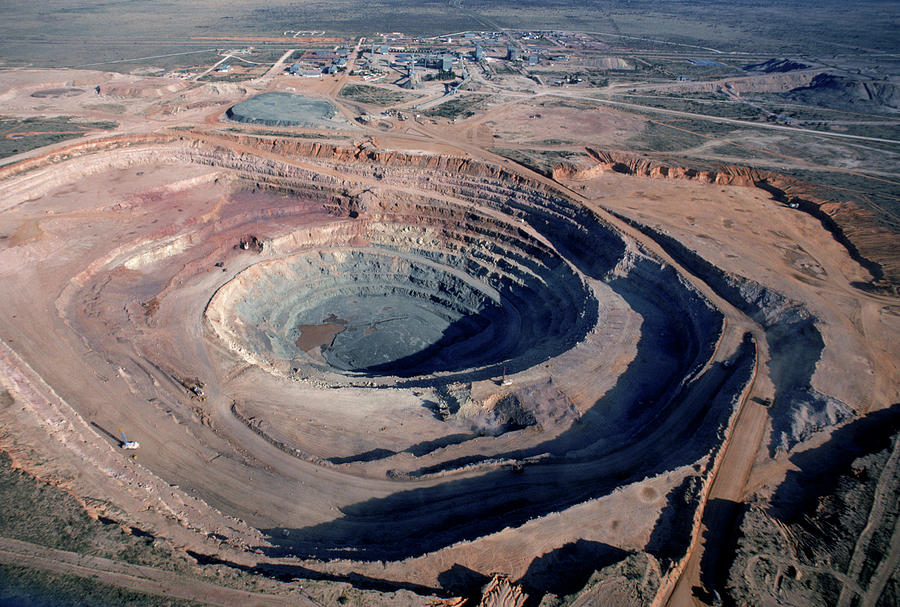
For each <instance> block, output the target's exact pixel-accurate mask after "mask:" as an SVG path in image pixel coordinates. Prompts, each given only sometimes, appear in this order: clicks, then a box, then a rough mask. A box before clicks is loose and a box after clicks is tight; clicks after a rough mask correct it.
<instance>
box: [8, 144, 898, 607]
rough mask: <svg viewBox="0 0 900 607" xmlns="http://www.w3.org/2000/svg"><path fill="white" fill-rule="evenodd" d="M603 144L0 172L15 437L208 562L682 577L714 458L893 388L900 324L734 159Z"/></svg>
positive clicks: (367, 147)
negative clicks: (632, 159)
mask: <svg viewBox="0 0 900 607" xmlns="http://www.w3.org/2000/svg"><path fill="white" fill-rule="evenodd" d="M608 168H609V167H608V166H606V165H603V164H602V163H601V162H600V161H599V160H598V164H597V167H596V168H595V170H593V171H592V172H591V171H586V172H582V173H581V174H576V173H574V172H570V173H568V174H560V175H557V177H558V179H559V183H553V182H551V181H550V180H549V179H543V178H540V177H539V176H537V175H535V174H530V175H529V174H527V173H526V172H515V171H513V170H511V169H509V168H508V167H500V166H499V165H495V164H492V163H490V162H487V161H480V160H476V159H473V158H471V157H463V156H454V155H439V154H432V153H425V152H412V151H398V150H391V149H386V148H381V147H378V146H377V145H374V144H373V143H372V142H371V141H368V142H363V143H354V144H350V143H347V144H345V145H339V144H325V143H309V142H302V141H298V140H291V139H277V138H275V139H272V138H265V137H258V136H250V135H233V136H229V135H225V134H219V135H214V134H201V133H198V132H187V131H183V132H180V133H174V132H172V133H169V134H156V135H141V136H137V135H135V136H128V135H123V136H115V137H107V138H100V139H95V140H93V141H88V142H82V143H77V144H74V145H71V146H68V147H66V148H62V149H56V150H54V151H52V152H49V153H45V154H43V155H39V156H36V157H34V158H32V159H29V160H23V161H20V162H18V163H15V164H12V165H9V166H7V167H5V168H3V169H0V201H2V203H0V204H2V209H0V211H2V212H0V233H2V234H5V235H7V237H5V239H4V241H3V245H2V248H0V271H2V282H3V284H4V289H3V291H4V297H3V298H2V301H0V330H2V334H0V336H2V341H0V371H2V374H0V375H2V378H3V381H4V383H5V385H4V388H5V389H6V390H8V392H9V394H10V395H11V396H12V399H13V402H14V403H15V404H14V405H12V406H6V407H5V408H4V409H3V410H2V419H3V422H4V426H5V427H6V428H13V427H14V428H15V441H12V442H14V443H15V448H14V449H12V450H11V452H12V453H13V455H14V456H15V457H16V458H18V460H19V461H20V463H21V465H23V466H27V467H29V468H30V469H32V470H34V471H36V473H39V474H41V475H43V476H44V477H47V478H53V479H55V482H56V483H57V484H59V485H60V486H63V487H65V488H66V489H67V490H69V491H70V492H71V493H73V494H74V495H76V496H78V497H79V499H81V500H82V501H83V503H84V504H85V506H86V507H87V508H88V509H89V511H91V512H93V513H94V514H95V515H97V516H103V517H107V518H110V519H113V520H116V521H119V522H120V523H122V524H126V525H129V526H131V527H133V528H135V529H140V530H141V532H142V533H146V534H152V535H154V536H158V537H161V538H166V539H167V540H168V541H171V542H172V543H173V544H174V545H176V546H179V547H181V548H183V549H185V550H189V551H190V554H192V555H194V556H196V557H197V558H198V560H200V561H201V562H207V563H208V562H215V563H219V564H230V565H232V566H235V567H245V568H246V567H252V568H253V570H254V571H255V572H257V573H261V574H269V575H278V576H279V579H293V578H296V579H320V580H332V581H338V582H347V583H349V584H351V585H354V586H356V587H359V588H364V589H377V590H382V591H385V592H388V591H390V592H396V593H399V594H397V598H396V601H397V604H400V603H401V602H403V601H405V602H407V603H409V604H424V603H423V601H424V600H425V599H424V598H422V597H430V599H429V600H434V597H438V598H443V599H446V600H447V601H448V602H447V604H451V601H450V597H453V596H459V595H464V594H466V593H470V592H471V591H472V589H473V588H476V589H477V588H481V587H482V586H483V585H484V584H485V582H486V580H487V579H488V578H489V576H491V575H492V574H495V573H499V574H502V575H503V576H504V577H501V578H495V580H494V582H493V586H491V587H492V588H494V589H496V588H500V587H504V588H507V591H506V596H507V598H508V599H509V600H510V601H511V602H510V603H509V604H521V602H515V601H518V600H519V599H521V600H522V601H524V599H522V594H521V593H522V591H520V590H514V591H513V590H509V588H512V587H513V586H512V585H511V584H512V582H515V584H518V585H520V586H521V587H522V588H524V592H525V593H528V594H529V595H530V596H531V597H532V599H531V600H537V601H539V600H540V598H541V596H543V595H544V594H549V593H553V594H556V595H560V596H562V595H565V594H567V593H570V592H574V591H576V590H580V589H581V588H583V587H585V584H588V583H589V582H590V584H593V585H592V586H590V585H589V588H588V590H587V591H586V593H585V594H583V595H582V599H581V600H582V602H583V604H585V605H588V604H598V603H597V602H595V601H597V600H599V599H598V597H600V596H603V597H606V598H607V599H610V600H612V599H615V600H616V601H620V602H621V603H623V604H626V603H628V602H629V601H630V602H631V603H632V604H635V603H637V604H640V603H643V604H649V603H652V602H654V601H657V602H659V601H663V600H665V598H666V597H667V596H669V594H670V593H671V592H672V589H673V586H674V585H675V584H676V582H677V580H678V579H679V577H680V576H682V574H683V573H684V571H685V568H686V567H687V566H688V564H689V556H690V554H691V550H692V547H693V546H694V545H695V544H696V542H697V541H698V540H699V538H700V537H701V535H702V531H701V514H702V507H703V505H704V504H706V503H707V501H708V500H709V498H710V492H711V490H712V488H713V485H714V482H717V483H721V482H724V483H727V482H730V480H729V479H733V480H734V482H735V483H737V484H738V489H737V491H738V492H740V491H741V490H742V488H743V486H744V483H745V482H746V481H747V478H748V475H749V470H750V466H751V465H752V464H753V462H754V461H763V460H766V459H767V458H772V461H775V460H777V458H779V457H783V456H784V454H785V453H788V452H789V450H790V449H792V448H793V447H794V446H795V445H797V444H799V443H800V442H802V441H804V440H807V439H809V437H811V436H813V435H814V434H815V433H816V432H819V431H820V430H822V429H824V428H829V427H832V426H833V425H835V424H839V423H841V422H844V421H846V420H849V419H851V418H853V417H854V416H855V415H857V414H858V413H860V412H865V411H866V410H868V409H871V408H875V407H877V406H880V405H879V403H881V404H883V401H884V399H888V398H891V397H892V395H895V393H894V392H892V390H894V389H895V386H893V384H892V380H891V379H890V378H891V371H890V369H889V367H891V365H893V364H894V363H892V362H890V357H885V356H884V355H883V353H884V352H885V351H887V350H889V349H890V346H888V345H886V344H888V343H889V342H890V336H891V335H892V334H893V333H891V331H893V330H894V329H895V328H896V323H893V324H891V323H890V322H888V321H891V318H888V317H887V316H885V315H884V312H882V311H881V309H882V304H883V303H884V302H883V301H882V300H881V299H879V298H883V297H882V296H881V295H878V294H877V293H875V292H873V293H872V294H870V295H864V296H859V295H858V294H857V293H856V292H855V291H854V290H853V289H852V288H851V287H850V286H848V280H857V281H865V280H869V279H871V276H869V275H868V274H867V272H866V270H865V269H864V268H862V267H861V266H859V265H858V264H857V263H856V262H855V261H854V260H853V259H852V258H851V255H850V254H849V253H848V252H847V250H846V249H845V248H844V247H843V246H842V244H841V243H840V242H838V241H836V240H835V239H834V238H833V237H832V235H831V234H829V233H828V232H827V231H825V230H823V229H822V227H821V225H820V223H819V221H818V220H817V219H815V218H813V217H810V216H808V215H805V214H803V213H801V212H799V211H796V210H793V209H791V208H789V207H788V206H787V205H785V204H782V203H780V202H777V201H773V200H772V199H771V196H770V194H769V193H768V192H765V191H763V190H760V189H757V188H754V187H752V184H746V183H739V182H740V179H741V177H740V175H729V174H720V175H712V176H706V177H707V178H705V179H704V180H703V181H704V183H701V182H700V181H699V180H697V179H690V178H685V179H682V180H676V179H672V177H673V176H672V175H669V176H668V177H669V179H659V178H652V177H648V176H638V175H627V174H624V173H625V172H626V171H622V170H607V169H608ZM632 172H633V171H632ZM656 177H659V176H656ZM662 177H666V176H665V175H663V176H662ZM687 177H691V176H690V175H689V176H687ZM563 184H565V185H563ZM748 185H750V186H751V187H747V186H748ZM654 188H656V189H654ZM698 196H699V197H700V198H701V199H702V200H706V203H704V202H703V201H702V200H701V201H700V202H696V203H692V204H694V205H695V206H692V207H691V209H692V210H691V211H690V212H691V213H694V215H693V216H690V217H689V218H688V219H685V217H684V214H677V213H676V214H675V215H673V214H672V213H670V212H669V211H666V210H665V205H664V202H665V201H666V200H667V199H668V198H670V197H682V198H684V199H685V200H687V199H690V200H695V198H696V197H698ZM692 197H694V198H692ZM726 207H727V208H726ZM735 209H736V210H735ZM717 213H719V214H722V215H723V216H728V217H731V218H732V219H729V221H731V222H732V224H733V223H735V222H737V225H736V227H735V228H734V229H733V232H732V233H733V236H731V237H724V236H720V237H719V238H720V240H718V241H715V240H714V239H711V238H709V237H707V238H705V239H704V238H703V237H702V236H698V233H700V231H702V230H703V229H705V228H708V227H709V226H710V225H713V224H715V223H716V222H719V219H717V217H718V215H716V214H717ZM673 217H675V218H674V219H673ZM710 217H712V219H711V218H710ZM698 225H699V226H700V227H699V228H698V227H697V226H698ZM725 227H726V228H731V227H732V226H731V225H730V224H725ZM718 228H719V229H724V228H722V224H721V223H719V224H718ZM726 231H727V230H726ZM800 233H802V234H803V237H802V238H796V237H795V236H794V234H800ZM773 242H775V243H777V244H775V245H773V244H771V243H773ZM800 242H802V244H803V246H799V244H798V243H800ZM810 242H811V243H813V244H812V245H810V244H809V243H810ZM795 245H796V246H795ZM804 247H806V248H804ZM807 250H816V251H823V252H824V253H822V254H821V255H818V256H816V257H815V258H814V257H813V256H812V255H810V254H809V253H808V252H807ZM773 251H774V252H776V253H775V254H774V255H775V257H774V258H775V259H777V263H775V262H772V261H771V259H770V258H771V257H772V255H773ZM840 277H844V278H846V279H847V280H845V279H844V278H840ZM860 297H861V298H862V299H860ZM866 297H868V298H869V299H866ZM885 297H886V296H885ZM857 302H859V303H857ZM848 310H850V311H849V312H848ZM849 317H852V318H853V319H854V320H853V321H852V322H848V321H847V320H846V319H847V318H849ZM882 322H884V323H885V326H890V327H894V329H878V327H879V326H881V325H880V323H882ZM854 323H855V324H854ZM848 327H849V328H848ZM873 333H880V334H881V335H882V337H883V339H884V340H885V343H881V342H879V341H878V340H877V339H876V340H875V341H870V340H868V336H869V335H872V334H873ZM119 428H124V429H125V430H126V431H127V436H128V439H130V440H134V441H139V442H140V449H139V450H137V451H135V452H134V454H135V457H131V455H132V453H131V452H127V451H123V450H122V449H120V448H119V447H120V445H119V443H118V440H117V439H118V436H119ZM7 438H9V437H7ZM6 442H7V443H8V444H9V443H10V442H11V441H10V440H7V441H6ZM729 458H731V459H729ZM723 479H724V480H723ZM721 491H725V492H727V491H728V488H727V486H726V487H725V488H724V489H721ZM723 495H724V494H723ZM720 497H721V496H720ZM740 497H741V495H735V496H734V499H740ZM719 501H724V499H720V500H719ZM592 576H593V577H592ZM504 584H505V585H506V586H503V585H504ZM591 588H593V590H591ZM498 592H499V591H498ZM516 592H519V593H520V594H519V595H516V594H515V593H516ZM592 592H593V594H591V593H592ZM404 593H405V594H404ZM401 595H402V597H401ZM516 596H519V599H516V598H515V597H516ZM509 597H512V598H509ZM610 597H612V598H610ZM401 598H402V601H401ZM417 601H418V602H417ZM534 604H538V603H537V602H535V603H534ZM579 604H582V603H579Z"/></svg>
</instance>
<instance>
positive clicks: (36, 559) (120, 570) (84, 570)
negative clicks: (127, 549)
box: [0, 537, 321, 607]
mask: <svg viewBox="0 0 900 607" xmlns="http://www.w3.org/2000/svg"><path fill="white" fill-rule="evenodd" d="M0 563H3V564H5V565H17V566H23V567H32V568H34V569H43V570H46V571H52V572H54V573H61V574H65V575H76V576H79V577H84V578H90V579H93V580H96V581H98V582H101V583H104V584H110V585H112V586H119V587H121V588H127V589H129V590H134V591H136V592H143V593H145V594H156V595H160V596H164V597H168V598H174V599H185V600H192V601H199V602H202V603H205V604H207V605H221V606H222V607H233V606H234V605H241V606H242V607H257V606H259V607H266V606H269V605H274V606H278V605H286V606H287V605H294V606H296V605H300V606H304V607H307V606H308V607H321V605H320V604H319V603H317V602H315V601H313V600H312V599H310V598H308V597H303V596H301V595H298V594H294V595H291V596H277V595H271V594H262V593H259V592H249V591H246V590H238V589H236V588H227V587H225V586H218V585H216V584H211V583H209V582H204V581H201V580H198V579H195V578H190V577H186V576H183V575H178V574H176V573H172V572H171V571H165V570H163V569H156V568H154V567H147V566H144V565H132V564H130V563H123V562H121V561H113V560H110V559H106V558H102V557H99V556H89V555H85V554H78V553H75V552H67V551H65V550H56V549H54V548H46V547H44V546H38V545H37V544H30V543H28V542H22V541H19V540H13V539H9V538H5V537H0Z"/></svg>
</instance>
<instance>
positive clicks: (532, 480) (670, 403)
mask: <svg viewBox="0 0 900 607" xmlns="http://www.w3.org/2000/svg"><path fill="white" fill-rule="evenodd" d="M633 305H641V304H633ZM660 320H662V319H660ZM651 336H653V337H651ZM658 339H660V337H659V336H658V335H657V333H655V332H650V331H645V333H644V336H643V337H642V341H644V342H647V343H645V344H644V346H643V348H647V347H650V346H652V348H651V349H652V353H646V352H645V353H644V355H643V356H639V359H638V361H637V363H636V364H633V365H632V366H631V367H630V368H629V370H627V371H626V372H625V374H623V376H622V377H621V378H620V381H619V382H618V383H617V385H616V387H615V388H613V389H612V390H611V391H610V392H609V393H608V394H607V395H606V396H605V397H604V398H603V399H601V401H600V402H598V403H597V405H596V406H594V407H593V408H592V409H590V410H589V411H588V412H586V413H585V415H584V416H583V418H582V419H581V421H580V423H576V424H575V425H573V427H572V428H571V429H570V430H569V431H567V432H565V433H563V434H562V435H561V436H559V437H557V438H556V439H554V440H551V441H547V442H546V443H544V444H542V445H539V446H537V447H534V448H532V449H528V450H523V451H518V452H512V453H507V454H502V455H500V456H499V457H513V458H520V459H521V458H524V457H528V456H531V455H536V454H540V453H549V454H550V457H549V458H548V459H547V460H545V461H542V462H540V463H536V464H529V465H526V466H525V467H524V468H523V469H521V471H513V470H507V469H499V470H494V471H491V472H487V473H485V474H482V475H481V476H478V477H475V478H465V479H461V480H447V481H446V482H444V483H441V484H439V485H436V486H433V487H427V488H413V489H410V490H408V491H400V492H397V493H395V494H392V495H389V496H387V497H385V498H378V499H371V500H367V501H365V502H360V503H357V504H353V505H350V506H347V507H345V508H343V510H342V514H343V516H342V517H341V518H338V519H336V520H333V521H331V522H328V523H323V524H320V525H316V526H312V527H306V528H301V529H291V530H288V535H287V536H285V534H284V531H285V530H284V529H282V528H275V529H266V530H263V531H264V532H265V533H266V534H267V535H268V536H269V540H270V542H272V543H273V544H274V545H275V547H274V548H272V549H267V550H265V551H264V552H265V553H266V554H267V556H285V555H297V556H303V557H309V558H316V559H337V558H347V559H352V560H362V561H375V560H401V559H405V558H409V557H414V556H419V555H422V554H424V553H427V552H432V551H435V550H438V549H441V548H443V547H445V546H448V545H451V544H454V543H456V542H460V541H466V540H474V539H476V538H479V537H483V536H485V535H488V534H492V533H496V532H499V531H501V530H503V529H504V528H506V527H517V526H520V525H523V524H525V523H527V522H528V521H529V520H530V519H532V518H535V517H539V516H544V515H547V514H550V513H552V512H556V511H560V510H564V509H566V508H568V507H570V506H573V505H575V504H578V503H582V502H584V501H586V500H589V499H594V498H597V497H601V496H604V495H607V494H608V493H609V492H611V491H612V490H613V489H615V488H616V487H618V486H620V485H622V484H627V483H631V482H635V481H639V480H641V479H643V478H645V477H647V476H653V475H656V474H659V473H662V472H664V471H666V470H671V469H673V468H676V467H678V466H681V465H685V464H690V463H693V462H695V461H697V460H698V459H699V458H700V457H702V456H703V455H705V454H707V453H708V452H709V451H710V450H711V449H714V448H716V446H717V445H718V443H719V435H720V432H721V428H722V426H723V424H724V423H725V421H726V420H727V417H728V414H729V413H730V412H731V406H732V403H733V399H734V395H735V394H736V393H738V392H740V390H741V389H742V387H743V386H744V385H745V384H746V382H747V381H749V378H750V376H751V373H752V369H753V365H754V359H755V347H754V345H753V344H752V342H751V341H750V340H749V339H747V340H745V342H744V344H743V345H742V346H741V348H740V349H739V352H738V353H737V354H736V355H735V357H734V359H733V360H732V361H731V364H730V365H729V366H725V365H723V364H715V365H712V367H711V368H710V369H709V370H708V371H707V373H705V374H704V375H703V376H701V377H699V378H698V379H697V380H696V381H695V382H693V383H690V384H688V385H686V386H682V385H681V378H682V377H683V374H684V372H685V371H686V369H687V368H689V367H690V366H691V365H692V364H693V360H694V359H693V357H690V358H687V359H681V360H680V361H678V363H679V364H673V365H671V367H670V368H669V369H668V372H667V373H666V374H661V373H659V371H658V365H656V364H654V361H655V360H656V358H657V357H658V356H659V352H658V350H657V348H659V346H660V344H659V343H658V342H657V340H658ZM639 349H641V346H640V344H639ZM654 380H656V381H654ZM635 401H641V402H643V403H644V406H642V407H628V406H622V405H623V403H629V404H630V403H633V402H635Z"/></svg>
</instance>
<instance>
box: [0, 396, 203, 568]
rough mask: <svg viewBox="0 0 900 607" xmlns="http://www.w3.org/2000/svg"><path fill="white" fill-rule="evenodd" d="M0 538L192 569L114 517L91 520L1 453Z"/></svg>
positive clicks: (60, 492)
mask: <svg viewBox="0 0 900 607" xmlns="http://www.w3.org/2000/svg"><path fill="white" fill-rule="evenodd" d="M0 398H2V394H0ZM0 536H2V537H8V538H12V539H16V540H21V541H24V542H31V543H33V544H40V545H41V546H47V547H48V548H56V549H58V550H68V551H70V552H78V553H80V554H91V555H95V556H102V557H106V558H111V559H118V560H123V561H126V562H129V563H134V564H138V565H151V566H154V567H162V568H166V569H173V570H187V569H189V567H188V562H187V561H186V560H184V559H182V558H180V557H177V556H176V555H175V554H174V553H173V552H172V551H171V550H169V549H168V548H165V547H164V546H162V545H159V544H157V543H155V542H154V541H153V538H152V537H150V536H146V535H143V536H142V537H141V536H138V535H132V534H130V533H127V532H125V531H123V530H122V528H121V527H120V526H119V525H118V524H116V523H115V522H113V521H106V522H102V521H99V520H95V519H92V518H91V517H89V516H88V515H87V513H86V512H85V510H84V508H83V507H82V505H81V504H80V503H79V502H78V501H77V500H76V499H75V498H74V497H72V496H71V495H69V494H68V493H66V492H65V491H63V490H61V489H58V488H56V487H53V486H51V485H48V484H46V483H42V482H40V481H38V480H36V479H35V478H33V477H31V476H29V475H28V474H26V473H24V472H21V471H19V470H16V469H15V468H14V467H13V466H12V462H11V460H10V458H9V456H8V455H7V454H6V453H2V452H0Z"/></svg>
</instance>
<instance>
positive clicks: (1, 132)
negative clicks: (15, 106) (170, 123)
mask: <svg viewBox="0 0 900 607" xmlns="http://www.w3.org/2000/svg"><path fill="white" fill-rule="evenodd" d="M117 126H119V125H118V124H117V123H115V122H111V121H100V122H81V121H77V120H74V119H73V118H72V117H71V116H53V117H48V118H24V119H18V118H10V117H0V158H6V157H8V156H13V155H15V154H21V153H22V152H27V151H29V150H34V149H37V148H41V147H44V146H45V145H50V144H52V143H58V142H60V141H66V140H67V139H75V138H77V137H81V136H82V135H85V134H87V133H89V132H91V131H98V130H104V131H108V130H111V129H114V128H116V127H117Z"/></svg>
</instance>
